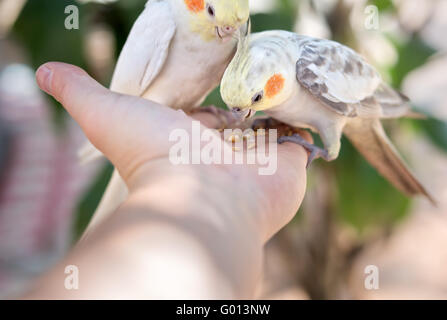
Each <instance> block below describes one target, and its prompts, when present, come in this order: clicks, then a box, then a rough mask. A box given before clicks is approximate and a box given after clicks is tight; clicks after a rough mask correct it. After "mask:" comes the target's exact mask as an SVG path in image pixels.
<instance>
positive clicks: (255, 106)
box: [220, 37, 296, 119]
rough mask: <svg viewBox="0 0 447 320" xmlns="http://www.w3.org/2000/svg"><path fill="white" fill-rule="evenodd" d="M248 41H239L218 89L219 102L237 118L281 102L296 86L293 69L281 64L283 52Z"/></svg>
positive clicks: (261, 43)
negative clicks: (220, 98) (223, 103)
mask: <svg viewBox="0 0 447 320" xmlns="http://www.w3.org/2000/svg"><path fill="white" fill-rule="evenodd" d="M249 38H250V37H247V38H246V39H243V40H240V41H239V46H238V51H237V53H236V56H235V58H234V59H233V61H232V62H231V63H230V65H229V66H228V68H227V70H226V71H225V74H224V76H223V78H222V82H221V87H220V92H221V96H222V99H223V100H224V102H225V103H226V104H227V106H228V108H229V109H230V110H232V111H233V112H234V113H235V115H236V116H238V117H239V118H240V119H244V118H249V117H251V116H253V115H254V114H255V113H256V111H263V110H267V109H270V108H273V107H276V106H278V105H280V104H282V103H284V102H285V101H286V100H287V99H289V98H290V96H291V94H292V92H293V85H296V83H295V82H296V81H295V76H294V72H293V70H290V69H293V68H287V66H288V65H287V64H286V63H284V61H285V59H287V58H286V57H284V50H282V48H280V47H275V46H276V45H275V43H274V42H270V41H264V42H262V39H258V40H256V39H253V40H252V41H251V40H250V39H249Z"/></svg>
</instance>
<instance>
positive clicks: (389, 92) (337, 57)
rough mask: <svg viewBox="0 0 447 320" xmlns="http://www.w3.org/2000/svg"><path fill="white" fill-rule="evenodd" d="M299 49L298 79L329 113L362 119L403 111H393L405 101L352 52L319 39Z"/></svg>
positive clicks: (397, 109) (307, 40)
mask: <svg viewBox="0 0 447 320" xmlns="http://www.w3.org/2000/svg"><path fill="white" fill-rule="evenodd" d="M300 48H301V56H300V58H299V59H298V61H297V64H296V72H297V80H298V82H299V83H300V84H301V85H302V86H303V87H304V88H306V89H307V90H308V91H309V92H310V93H311V94H312V95H314V96H315V97H316V98H318V99H319V100H320V101H321V102H323V104H324V105H326V106H327V107H329V108H330V109H331V110H333V111H335V112H337V113H338V114H341V115H343V116H346V117H362V118H372V117H379V118H382V117H387V115H388V116H389V115H391V114H395V115H397V114H401V113H402V112H403V111H402V110H403V108H401V109H399V108H394V110H392V109H393V107H396V106H402V105H403V104H404V103H405V102H406V101H404V98H403V96H402V95H399V94H398V93H397V92H396V91H394V90H393V89H391V88H389V87H388V86H387V85H386V84H384V83H383V81H382V79H381V77H380V75H379V74H378V72H377V71H376V70H375V69H374V68H373V67H372V66H371V65H369V64H368V63H367V62H366V61H365V60H364V59H363V58H362V57H361V56H360V55H359V54H357V53H356V52H355V51H353V50H352V49H350V48H348V47H345V46H343V45H341V44H339V43H336V42H333V41H329V40H319V39H306V40H305V41H304V42H303V43H302V44H301V45H300ZM382 104H383V105H382ZM387 107H391V108H387ZM406 108H407V107H406ZM385 109H386V110H385ZM406 110H407V112H408V108H407V109H406Z"/></svg>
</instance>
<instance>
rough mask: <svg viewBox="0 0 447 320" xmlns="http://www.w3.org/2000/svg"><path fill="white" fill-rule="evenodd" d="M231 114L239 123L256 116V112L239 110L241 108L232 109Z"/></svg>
mask: <svg viewBox="0 0 447 320" xmlns="http://www.w3.org/2000/svg"><path fill="white" fill-rule="evenodd" d="M231 112H232V113H233V116H234V117H235V118H236V120H238V121H239V122H244V121H245V120H247V119H250V118H251V117H253V116H254V115H255V114H256V111H255V110H253V109H241V108H233V109H232V110H231Z"/></svg>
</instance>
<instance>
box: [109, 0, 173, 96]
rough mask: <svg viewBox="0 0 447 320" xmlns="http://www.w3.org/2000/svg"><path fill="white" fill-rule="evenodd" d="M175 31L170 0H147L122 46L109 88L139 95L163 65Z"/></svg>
mask: <svg viewBox="0 0 447 320" xmlns="http://www.w3.org/2000/svg"><path fill="white" fill-rule="evenodd" d="M175 31H176V24H175V21H174V19H173V15H172V11H171V7H170V5H169V3H168V2H167V1H158V0H150V1H148V3H147V4H146V7H145V9H144V11H143V12H142V13H141V15H140V16H139V17H138V19H137V21H136V22H135V24H134V26H133V28H132V30H131V32H130V34H129V37H128V39H127V41H126V44H125V45H124V48H123V50H122V52H121V55H120V58H119V59H118V63H117V66H116V68H115V73H114V76H113V79H112V84H111V86H110V89H111V90H113V91H116V92H119V93H124V94H129V95H134V96H141V95H142V94H143V93H144V92H145V91H146V90H147V89H148V87H149V86H150V84H151V83H152V81H153V80H154V79H155V78H156V77H157V75H158V74H159V73H160V71H161V69H162V68H163V66H164V64H165V61H166V58H167V56H168V51H169V46H170V44H171V41H172V39H173V37H174V34H175Z"/></svg>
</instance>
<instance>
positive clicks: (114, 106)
mask: <svg viewBox="0 0 447 320" xmlns="http://www.w3.org/2000/svg"><path fill="white" fill-rule="evenodd" d="M36 79H37V83H38V84H39V87H40V88H41V89H42V90H44V91H45V92H47V93H48V94H50V95H51V96H53V97H54V98H55V99H56V100H57V101H59V102H60V103H61V104H62V105H63V106H64V108H65V109H66V110H67V111H68V113H69V114H70V115H71V116H72V117H73V118H74V120H75V121H76V122H77V123H78V124H79V125H80V127H81V129H82V130H83V131H84V133H85V135H86V136H87V138H88V139H89V140H90V141H91V142H92V144H93V145H94V146H95V147H96V148H98V149H99V150H100V151H101V152H102V153H103V154H105V155H106V157H107V158H108V159H109V160H110V161H112V163H113V164H114V165H115V166H116V167H117V168H118V170H120V171H121V173H124V174H125V171H126V170H127V169H128V168H130V167H132V166H135V163H136V162H142V161H141V158H144V159H152V158H158V157H161V156H164V155H166V154H168V153H169V144H168V137H169V132H170V131H172V130H173V129H176V128H181V127H183V126H186V125H187V124H189V125H190V120H188V117H187V116H186V115H185V114H184V113H179V112H176V111H174V110H172V109H170V108H167V107H165V106H161V105H158V104H156V103H154V102H151V101H148V100H143V99H140V98H138V97H131V96H127V95H121V94H118V93H114V92H112V91H110V90H108V89H106V88H104V87H103V86H101V85H100V84H99V83H98V82H96V81H95V80H93V79H92V78H91V77H90V76H89V75H88V74H87V73H86V72H85V71H84V70H82V69H80V68H78V67H75V66H72V65H68V64H64V63H58V62H50V63H46V64H44V65H42V66H41V67H40V68H39V69H38V70H37V72H36ZM189 127H190V126H189Z"/></svg>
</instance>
